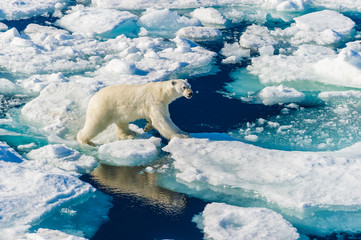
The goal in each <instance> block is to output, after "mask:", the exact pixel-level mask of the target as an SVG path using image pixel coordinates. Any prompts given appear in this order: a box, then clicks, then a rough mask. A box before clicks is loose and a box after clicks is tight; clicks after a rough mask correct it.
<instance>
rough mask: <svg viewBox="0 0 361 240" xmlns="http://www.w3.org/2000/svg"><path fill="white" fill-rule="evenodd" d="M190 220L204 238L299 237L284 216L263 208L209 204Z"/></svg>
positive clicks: (276, 238)
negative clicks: (202, 233)
mask: <svg viewBox="0 0 361 240" xmlns="http://www.w3.org/2000/svg"><path fill="white" fill-rule="evenodd" d="M193 221H194V222H195V223H197V226H198V228H200V229H202V231H203V232H204V238H205V239H212V240H227V239H254V240H256V239H259V240H261V239H273V240H282V239H284V240H291V239H299V237H300V236H299V234H298V233H297V231H296V229H295V228H294V227H293V226H292V225H291V224H290V223H289V222H287V221H286V220H285V219H283V217H282V216H281V215H280V214H278V213H276V212H274V211H272V210H270V209H266V208H242V207H236V206H232V205H227V204H224V203H210V204H208V205H207V206H206V207H205V209H204V211H203V212H202V213H201V214H199V215H197V216H195V217H194V218H193Z"/></svg>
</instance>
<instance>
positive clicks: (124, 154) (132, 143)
mask: <svg viewBox="0 0 361 240" xmlns="http://www.w3.org/2000/svg"><path fill="white" fill-rule="evenodd" d="M160 141H161V139H160V138H155V137H151V138H150V139H134V140H123V141H116V142H111V143H106V144H103V145H101V146H100V147H99V149H98V156H99V158H100V159H101V163H103V164H107V165H114V166H139V165H147V164H149V163H151V162H152V161H154V160H155V159H156V157H157V154H158V149H157V148H159V147H160Z"/></svg>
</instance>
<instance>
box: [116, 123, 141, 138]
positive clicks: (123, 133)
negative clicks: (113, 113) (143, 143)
mask: <svg viewBox="0 0 361 240" xmlns="http://www.w3.org/2000/svg"><path fill="white" fill-rule="evenodd" d="M115 125H116V126H117V136H118V138H119V139H122V140H125V139H133V138H135V136H136V135H137V134H136V133H135V132H133V131H132V130H130V129H129V124H128V123H116V124H115Z"/></svg>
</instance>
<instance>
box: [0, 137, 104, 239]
mask: <svg viewBox="0 0 361 240" xmlns="http://www.w3.org/2000/svg"><path fill="white" fill-rule="evenodd" d="M40 155H41V154H39V155H38V156H40ZM55 168H56V167H55ZM48 169H49V168H47V166H45V167H44V166H43V165H42V164H39V165H37V164H34V162H33V161H28V160H26V159H24V158H22V157H21V156H20V155H19V154H17V153H16V152H15V151H14V150H13V149H12V148H10V147H9V146H8V145H6V144H5V143H1V146H0V172H1V179H0V188H1V193H0V215H1V219H0V226H1V227H0V233H1V234H0V235H1V237H0V238H1V239H20V238H23V237H22V236H24V234H26V233H27V232H28V231H29V228H30V227H31V225H33V224H36V223H40V222H41V221H42V220H43V219H45V218H47V217H49V216H51V215H52V214H54V213H53V212H52V211H53V209H61V208H63V207H65V206H66V205H67V204H69V203H70V202H73V205H74V206H75V205H77V204H81V203H82V204H84V203H86V202H87V201H88V200H90V199H94V201H95V202H96V201H98V203H97V204H98V205H97V207H98V208H99V211H98V213H97V215H96V216H97V217H99V215H98V214H106V213H107V211H108V209H109V207H110V204H109V197H106V196H105V195H102V194H100V193H96V189H95V188H93V187H92V186H91V185H90V184H87V183H85V182H83V181H81V180H79V179H78V178H77V177H75V176H72V175H71V174H69V173H67V172H66V171H60V170H59V171H58V172H55V171H53V172H49V171H47V170H48ZM96 199H98V200H96ZM91 201H93V200H91ZM101 201H103V203H102V202H101ZM95 202H94V203H95ZM94 203H93V204H94ZM85 205H86V204H85ZM88 210H89V209H88ZM93 213H94V214H95V213H96V211H95V212H93ZM77 214H80V215H81V214H82V213H77ZM101 219H102V218H100V219H99V220H97V221H94V222H92V221H88V223H86V224H90V225H89V226H87V227H85V228H83V229H77V231H79V232H78V234H81V235H80V237H82V236H88V237H90V236H91V235H92V234H94V230H95V229H97V227H98V226H99V224H101V223H102V221H103V220H101ZM94 223H95V226H93V225H92V224H94ZM58 227H60V228H61V227H64V226H62V223H60V224H59V226H58ZM83 227H84V226H83ZM58 230H63V229H59V228H58ZM68 237H70V236H68Z"/></svg>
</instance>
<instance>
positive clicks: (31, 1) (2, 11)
mask: <svg viewBox="0 0 361 240" xmlns="http://www.w3.org/2000/svg"><path fill="white" fill-rule="evenodd" d="M69 3H70V0H46V1H44V0H41V1H39V0H21V1H19V0H6V1H1V2H0V20H4V19H7V20H17V19H24V18H30V17H33V16H40V15H43V14H48V13H52V12H54V11H56V10H61V9H63V8H64V7H66V6H67V5H68V4H69Z"/></svg>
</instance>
